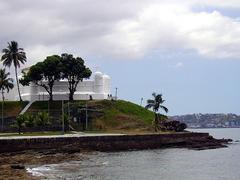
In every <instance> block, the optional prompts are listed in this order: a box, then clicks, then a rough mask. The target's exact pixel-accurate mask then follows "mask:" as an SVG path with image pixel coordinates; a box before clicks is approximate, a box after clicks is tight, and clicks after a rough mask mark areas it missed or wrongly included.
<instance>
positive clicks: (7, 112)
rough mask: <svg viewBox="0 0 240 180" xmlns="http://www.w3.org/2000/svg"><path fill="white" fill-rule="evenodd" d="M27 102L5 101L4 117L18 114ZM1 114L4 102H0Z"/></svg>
mask: <svg viewBox="0 0 240 180" xmlns="http://www.w3.org/2000/svg"><path fill="white" fill-rule="evenodd" d="M27 103H28V102H27V101H23V102H19V101H5V102H4V106H3V107H4V109H3V114H4V115H3V116H4V118H7V117H15V116H17V115H18V114H19V113H20V112H21V110H22V109H23V108H24V107H25V106H26V105H27ZM0 114H2V102H0Z"/></svg>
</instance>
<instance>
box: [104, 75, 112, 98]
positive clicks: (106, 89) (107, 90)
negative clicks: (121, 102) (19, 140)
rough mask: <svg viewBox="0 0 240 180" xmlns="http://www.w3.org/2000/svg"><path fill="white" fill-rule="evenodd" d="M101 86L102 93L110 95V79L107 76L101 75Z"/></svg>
mask: <svg viewBox="0 0 240 180" xmlns="http://www.w3.org/2000/svg"><path fill="white" fill-rule="evenodd" d="M103 82H104V83H103V84H104V93H105V94H108V95H110V94H111V90H110V89H111V78H110V76H108V75H107V74H104V75H103Z"/></svg>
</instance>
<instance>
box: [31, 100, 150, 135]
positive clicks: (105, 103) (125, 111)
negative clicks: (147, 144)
mask: <svg viewBox="0 0 240 180" xmlns="http://www.w3.org/2000/svg"><path fill="white" fill-rule="evenodd" d="M61 103H62V102H61V101H54V102H52V103H49V104H48V102H44V101H39V102H35V103H33V104H32V105H31V107H30V108H29V109H28V111H27V112H28V113H33V114H34V113H37V112H39V111H48V110H49V112H50V116H51V117H52V118H54V119H61V114H62V104H61ZM86 103H87V106H88V108H89V109H93V110H94V111H91V110H90V111H89V112H88V117H89V121H90V122H91V123H89V124H91V128H90V130H92V131H103V132H110V131H111V132H126V131H128V132H147V131H152V120H153V119H154V113H153V112H151V111H149V110H146V109H145V108H143V107H141V106H139V105H136V104H134V103H132V102H128V101H124V100H118V101H109V100H101V101H87V102H86V101H74V103H70V105H69V107H70V108H69V109H70V111H72V108H73V107H75V108H76V107H78V109H81V108H82V109H83V108H84V107H85V106H86ZM64 111H65V113H67V112H68V103H67V101H65V103H64ZM82 114H83V115H84V116H85V111H84V110H83V112H82ZM82 119H83V122H85V117H82Z"/></svg>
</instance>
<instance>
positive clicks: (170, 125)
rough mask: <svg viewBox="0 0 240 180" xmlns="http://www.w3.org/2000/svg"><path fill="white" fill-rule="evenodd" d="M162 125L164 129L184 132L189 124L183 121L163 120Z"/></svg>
mask: <svg viewBox="0 0 240 180" xmlns="http://www.w3.org/2000/svg"><path fill="white" fill-rule="evenodd" d="M162 126H163V128H164V130H167V131H175V132H182V131H184V129H186V128H187V125H186V124H185V123H181V122H179V121H166V122H163V124H162Z"/></svg>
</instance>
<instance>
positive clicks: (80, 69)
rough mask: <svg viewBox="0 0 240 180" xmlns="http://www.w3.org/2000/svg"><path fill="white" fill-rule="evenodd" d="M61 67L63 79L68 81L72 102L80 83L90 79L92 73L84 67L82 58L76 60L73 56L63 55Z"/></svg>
mask: <svg viewBox="0 0 240 180" xmlns="http://www.w3.org/2000/svg"><path fill="white" fill-rule="evenodd" d="M61 67H62V69H61V72H62V78H65V79H67V80H68V89H69V100H70V101H72V100H73V96H74V93H75V91H76V88H77V85H78V83H79V82H80V81H82V80H83V79H84V78H89V77H90V76H91V74H92V71H91V70H90V69H89V68H87V67H86V66H85V65H84V60H83V59H82V58H80V57H76V58H74V57H73V55H72V54H62V56H61Z"/></svg>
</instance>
